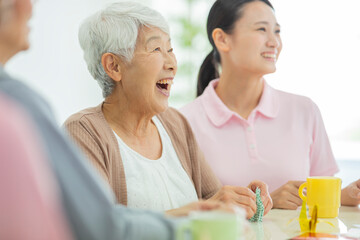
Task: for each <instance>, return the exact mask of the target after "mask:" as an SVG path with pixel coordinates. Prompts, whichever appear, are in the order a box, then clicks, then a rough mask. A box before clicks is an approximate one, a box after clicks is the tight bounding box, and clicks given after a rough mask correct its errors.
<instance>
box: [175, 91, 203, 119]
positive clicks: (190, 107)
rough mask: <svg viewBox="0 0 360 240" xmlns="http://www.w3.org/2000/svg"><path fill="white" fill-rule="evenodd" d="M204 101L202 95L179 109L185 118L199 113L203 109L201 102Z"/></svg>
mask: <svg viewBox="0 0 360 240" xmlns="http://www.w3.org/2000/svg"><path fill="white" fill-rule="evenodd" d="M201 99H202V95H201V96H199V97H197V98H195V99H194V100H193V101H192V102H190V103H188V104H186V105H185V106H183V107H181V108H180V109H179V111H180V112H181V113H182V114H183V115H184V116H185V117H188V116H191V115H193V114H194V113H196V112H198V111H199V110H201V109H202V108H203V106H202V104H201V101H202V100H201Z"/></svg>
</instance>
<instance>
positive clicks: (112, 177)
mask: <svg viewBox="0 0 360 240" xmlns="http://www.w3.org/2000/svg"><path fill="white" fill-rule="evenodd" d="M101 108H102V104H100V105H99V106H97V107H93V108H87V109H84V110H82V111H80V112H78V113H75V114H73V115H72V116H70V117H69V118H68V119H67V120H66V122H65V123H64V125H65V127H66V128H67V130H68V132H69V133H70V136H71V137H72V138H73V139H74V140H75V142H76V143H77V145H78V146H79V147H80V148H81V149H82V151H83V152H84V153H85V154H86V156H87V157H88V159H89V160H90V161H91V163H92V164H93V165H94V166H95V167H96V169H97V170H98V171H99V172H100V174H101V175H102V176H103V177H104V178H105V180H106V181H107V182H108V183H109V184H110V186H111V188H112V189H113V191H114V192H115V195H116V198H117V201H118V202H119V203H121V204H123V205H127V189H126V178H125V172H124V165H123V162H122V160H121V156H120V150H119V145H118V142H117V140H116V138H115V135H114V133H113V131H112V129H111V128H110V126H109V124H108V123H107V121H106V120H105V117H104V115H103V113H102V110H101ZM157 117H158V118H159V120H160V121H161V123H162V124H163V126H164V128H165V130H166V132H167V133H168V134H169V136H170V139H171V142H172V144H173V146H174V148H175V151H176V153H177V155H178V158H179V160H180V162H181V164H182V166H183V168H184V170H185V171H186V173H187V174H188V175H189V177H190V179H191V180H192V182H193V184H194V187H195V189H196V192H197V196H198V198H202V199H208V198H210V197H212V196H213V195H214V194H215V193H216V192H217V191H218V190H219V189H220V187H221V184H220V181H219V180H218V178H217V177H216V176H215V174H214V173H213V171H212V170H211V169H210V167H209V165H208V164H207V163H206V161H205V159H204V156H203V154H202V152H201V150H200V149H199V147H198V145H197V143H196V140H195V137H194V135H193V132H192V130H191V127H190V125H189V124H188V122H187V121H186V120H185V118H184V117H183V116H182V115H181V114H180V113H179V112H178V111H177V110H175V109H173V108H169V109H167V110H166V111H165V112H164V113H161V114H159V115H157Z"/></svg>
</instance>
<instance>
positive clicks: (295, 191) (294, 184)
mask: <svg viewBox="0 0 360 240" xmlns="http://www.w3.org/2000/svg"><path fill="white" fill-rule="evenodd" d="M303 183H304V181H289V182H287V183H286V184H285V185H283V186H281V187H280V188H278V189H276V190H275V191H274V192H272V193H271V194H270V195H271V198H272V200H273V204H274V206H273V207H274V208H282V209H297V208H298V207H299V206H301V203H302V200H301V198H300V197H299V187H300V185H301V184H303Z"/></svg>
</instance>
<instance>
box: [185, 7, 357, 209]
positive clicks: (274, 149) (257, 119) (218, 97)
mask: <svg viewBox="0 0 360 240" xmlns="http://www.w3.org/2000/svg"><path fill="white" fill-rule="evenodd" d="M207 33H208V38H209V40H210V43H211V45H212V46H213V50H212V51H211V52H210V54H209V55H208V56H207V57H206V59H205V60H204V63H203V64H202V66H201V68H200V72H199V77H198V89H197V90H198V91H197V93H198V95H200V96H199V97H198V98H197V99H195V101H193V102H192V103H190V104H188V105H186V106H185V107H184V108H182V109H181V112H182V113H183V114H184V115H185V117H186V118H187V119H188V121H189V122H190V125H191V126H192V128H193V131H194V133H195V136H196V138H197V140H198V143H199V145H200V148H201V149H202V150H203V152H204V154H205V158H206V159H207V161H208V162H209V163H210V165H211V166H212V168H213V170H214V171H215V174H216V175H217V176H218V177H219V178H220V180H221V181H222V183H223V184H228V185H240V186H243V185H246V184H247V183H249V182H250V181H251V179H254V178H255V179H260V180H262V181H264V182H266V183H267V184H268V185H269V191H270V192H271V196H272V198H273V203H274V207H275V208H285V209H296V208H297V207H298V206H300V205H301V199H300V198H299V196H298V188H299V186H300V184H301V183H302V182H303V181H305V180H306V177H308V176H315V175H333V174H335V173H336V172H337V171H338V167H337V164H336V162H335V159H334V156H333V154H332V151H331V147H330V143H329V140H328V137H327V134H326V131H325V127H324V124H323V120H322V118H321V114H320V111H319V109H318V107H317V106H316V105H315V104H314V103H313V102H312V101H311V100H310V99H309V98H306V97H302V96H298V95H294V94H290V93H286V92H282V91H279V90H276V89H273V88H272V87H271V86H269V85H268V84H267V83H266V81H265V80H264V78H263V76H264V75H265V74H269V73H273V72H275V70H276V61H277V59H278V57H279V54H280V52H281V49H282V42H281V38H280V25H279V24H278V22H277V20H276V17H275V15H274V10H273V7H272V5H271V3H270V2H269V1H267V0H242V1H241V0H217V1H216V2H215V3H214V5H213V6H212V8H211V10H210V13H209V16H208V22H207ZM220 66H221V74H219V71H218V70H219V67H220ZM358 185H360V182H359V183H358ZM358 185H356V183H353V185H352V187H354V186H355V188H354V189H357V190H358V189H359V186H358ZM356 186H357V187H356ZM344 190H345V191H346V190H347V189H344ZM344 190H343V191H344ZM343 195H344V194H343ZM344 203H346V204H348V205H349V204H350V205H351V204H359V203H360V201H359V198H357V199H355V198H354V199H348V198H346V197H343V204H344Z"/></svg>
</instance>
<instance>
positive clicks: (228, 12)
mask: <svg viewBox="0 0 360 240" xmlns="http://www.w3.org/2000/svg"><path fill="white" fill-rule="evenodd" d="M255 1H261V2H263V3H265V4H267V5H268V6H269V7H271V8H272V9H274V8H273V6H272V5H271V3H270V2H269V1H268V0H216V1H215V3H214V4H213V6H212V7H211V9H210V12H209V16H208V19H207V24H206V30H207V35H208V39H209V41H210V44H211V46H212V47H213V50H212V51H211V52H210V53H209V54H208V55H207V56H206V58H205V60H204V62H203V63H202V65H201V67H200V70H199V75H198V83H197V92H196V94H197V96H200V95H201V94H202V93H203V91H204V90H205V88H206V87H207V85H208V84H209V82H210V81H211V80H213V79H215V78H217V77H219V73H218V70H217V68H218V65H219V64H220V63H221V59H220V54H219V52H218V50H217V49H216V46H215V43H214V40H213V38H212V32H213V30H214V29H215V28H221V29H222V30H223V31H224V32H226V33H228V34H231V32H232V30H233V29H234V25H235V22H236V21H237V20H238V19H240V18H241V17H242V11H241V10H242V9H243V7H244V6H245V4H247V3H250V2H255Z"/></svg>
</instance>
